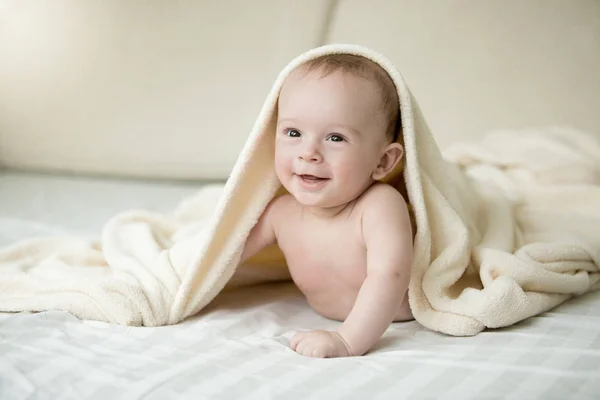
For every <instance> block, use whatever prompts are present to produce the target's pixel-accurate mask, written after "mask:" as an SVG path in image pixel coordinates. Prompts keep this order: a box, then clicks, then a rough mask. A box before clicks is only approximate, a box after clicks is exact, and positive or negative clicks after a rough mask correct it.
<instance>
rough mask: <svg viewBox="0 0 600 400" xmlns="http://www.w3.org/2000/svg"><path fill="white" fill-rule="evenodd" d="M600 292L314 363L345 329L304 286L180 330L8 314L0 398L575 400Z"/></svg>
mask: <svg viewBox="0 0 600 400" xmlns="http://www.w3.org/2000/svg"><path fill="white" fill-rule="evenodd" d="M599 303H600V292H594V293H590V294H587V295H585V296H582V297H580V298H577V299H575V300H573V301H572V302H569V303H567V304H564V305H563V306H560V307H559V308H557V309H555V310H553V311H551V312H548V313H546V314H544V315H543V316H539V317H532V318H531V319H529V320H527V321H524V322H523V323H520V324H518V325H515V326H512V327H509V328H504V329H500V330H495V331H489V332H488V331H486V332H482V333H481V334H479V335H477V336H474V337H469V338H457V337H450V336H446V335H442V334H438V333H435V332H431V331H429V330H427V329H424V328H423V327H422V326H420V325H419V324H418V323H417V322H409V323H398V324H394V325H393V326H392V327H391V328H390V329H388V331H387V332H386V334H385V336H384V338H383V339H382V341H381V343H380V344H378V345H377V346H376V347H375V349H373V351H372V352H371V353H369V354H368V355H366V356H363V357H355V358H338V359H325V360H323V359H311V358H307V357H303V356H299V355H298V354H296V353H294V352H293V351H292V350H290V349H289V347H288V345H289V339H290V338H291V337H292V336H293V335H294V333H295V332H297V331H298V330H304V329H335V328H336V327H337V326H338V323H335V322H332V321H328V320H326V319H323V318H321V317H320V316H318V315H317V314H316V313H314V312H313V311H312V310H311V308H310V307H309V306H308V304H306V302H305V301H304V299H303V297H302V295H301V293H299V292H298V291H297V290H296V289H295V288H294V287H293V285H283V286H279V285H276V286H266V287H262V286H261V287H255V288H248V289H241V290H239V291H238V290H236V291H234V292H230V293H224V294H222V295H219V296H218V297H217V299H216V300H215V302H214V303H213V304H211V305H210V306H209V307H208V308H207V309H205V311H204V312H202V313H201V314H200V315H199V316H198V317H194V318H191V319H189V320H187V321H185V322H184V323H182V324H178V325H174V326H168V327H158V328H143V327H142V328H140V327H123V326H117V325H108V324H104V323H99V322H90V321H80V320H77V319H76V318H74V317H72V316H71V315H69V314H66V313H59V312H48V313H41V314H33V315H29V314H26V313H24V314H18V315H13V316H10V315H0V338H1V339H0V398H2V399H11V400H25V399H32V398H33V399H38V398H41V399H46V398H48V399H55V398H62V399H82V398H85V399H89V400H96V399H98V400H101V399H106V398H110V399H124V400H125V399H127V400H137V399H145V400H154V399H156V400H158V399H161V400H162V399H182V398H194V399H207V400H208V399H249V400H253V399H256V400H264V399H286V400H288V399H289V400H291V399H299V400H300V399H301V400H304V399H324V398H328V399H329V398H331V399H344V400H346V399H356V400H362V399H374V400H379V399H381V400H387V399H448V400H453V399H464V400H470V399H472V400H479V399H490V398H492V399H528V400H529V399H531V400H536V399H540V400H546V399H573V400H592V399H596V398H597V397H598V393H599V392H600V381H599V380H598V376H599V375H600V317H599V314H600V313H599V312H598V311H599V307H598V304H599Z"/></svg>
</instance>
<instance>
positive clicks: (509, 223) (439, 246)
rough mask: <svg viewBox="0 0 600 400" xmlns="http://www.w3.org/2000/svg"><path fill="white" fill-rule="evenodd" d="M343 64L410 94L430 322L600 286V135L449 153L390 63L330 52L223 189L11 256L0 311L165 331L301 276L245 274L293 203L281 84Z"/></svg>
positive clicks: (543, 137) (265, 115)
mask: <svg viewBox="0 0 600 400" xmlns="http://www.w3.org/2000/svg"><path fill="white" fill-rule="evenodd" d="M333 53H346V54H354V55H359V56H363V57H366V58H368V59H370V60H372V61H374V62H376V63H378V64H379V65H380V66H381V67H382V68H383V69H384V70H385V71H386V72H387V73H388V74H389V76H390V77H391V79H392V80H393V82H394V84H395V86H396V88H397V92H398V97H399V103H400V115H401V123H402V138H401V139H402V141H403V144H404V147H405V158H404V160H403V163H401V164H400V165H399V167H398V168H397V169H396V170H395V171H394V172H393V173H392V174H391V175H390V176H388V177H387V178H386V182H387V183H389V184H390V185H393V186H394V187H396V188H397V189H398V190H400V191H401V192H402V193H403V195H404V196H405V198H406V199H407V201H408V202H409V204H410V207H411V211H412V213H413V217H414V223H415V225H416V232H415V238H414V252H415V254H414V263H413V265H412V269H411V282H410V286H409V301H410V306H411V308H412V311H413V314H414V316H415V318H416V320H417V321H418V322H420V323H421V324H422V325H424V326H425V327H427V328H430V329H432V330H436V331H439V332H443V333H446V334H450V335H474V334H477V333H478V332H480V331H481V330H483V329H485V328H486V327H489V328H496V327H502V326H507V325H511V324H514V323H516V322H518V321H521V320H523V319H525V318H528V317H530V316H533V315H536V314H539V313H542V312H544V311H546V310H548V309H550V308H552V307H554V306H556V305H558V304H559V303H561V302H563V301H565V300H567V299H568V298H569V297H571V296H574V295H580V294H582V293H585V292H587V291H589V290H592V289H597V288H599V287H600V272H599V271H600V270H599V264H600V161H599V160H600V139H599V138H598V136H592V135H589V134H585V133H583V132H578V131H573V130H568V129H558V128H551V129H545V130H531V129H530V130H526V131H504V132H495V133H491V134H489V135H487V136H485V137H484V138H483V139H482V140H481V141H480V142H477V143H465V144H457V145H455V146H454V147H453V148H451V149H448V150H447V151H446V152H445V153H444V154H442V153H441V152H440V150H439V149H438V146H437V145H436V142H435V140H434V137H433V135H432V133H431V132H430V130H429V127H428V126H427V123H426V120H425V118H424V117H423V115H422V114H421V111H420V110H419V107H418V104H417V102H416V101H415V98H414V97H413V96H412V94H411V92H410V90H409V88H408V87H407V85H406V83H405V82H404V80H403V78H402V76H401V75H400V73H399V71H398V69H397V68H396V67H395V66H394V65H393V64H392V63H391V62H390V61H389V60H387V59H386V58H385V57H384V56H383V55H381V54H378V53H376V52H375V51H373V50H371V49H367V48H364V47H360V46H354V45H327V46H323V47H319V48H316V49H312V50H310V51H308V52H306V53H304V54H301V55H300V56H298V57H297V58H296V59H294V60H292V61H291V62H290V63H289V64H288V65H287V66H286V67H285V68H284V69H283V70H282V71H281V73H280V75H279V76H278V77H277V79H276V80H275V83H274V84H273V87H272V89H271V91H270V93H269V94H268V96H267V98H266V100H265V102H264V105H263V107H262V110H261V111H260V114H259V115H258V117H257V119H256V122H255V124H254V127H253V129H252V131H251V133H250V135H249V136H248V139H247V142H246V144H245V146H244V147H243V149H242V151H241V153H240V154H239V157H238V159H237V161H236V163H235V165H234V167H233V170H232V172H231V175H230V177H229V179H228V180H227V182H226V183H225V184H224V185H209V186H206V187H204V188H202V189H200V190H199V191H198V193H197V194H195V195H194V196H192V197H190V198H187V199H184V200H183V201H182V202H181V204H180V205H179V206H178V207H177V209H175V210H174V211H173V212H172V213H170V214H159V213H153V212H149V211H144V210H133V211H127V212H122V213H119V214H117V215H115V216H114V217H113V218H111V219H110V220H109V221H108V222H107V223H106V225H105V226H104V228H103V230H102V232H101V238H100V239H99V240H97V241H93V240H87V239H84V238H78V237H60V238H57V237H54V238H36V239H31V240H27V241H23V242H19V243H16V244H14V245H12V246H10V247H7V248H5V249H1V250H0V311H42V310H65V311H68V312H71V313H73V314H74V315H76V316H78V317H79V318H82V319H93V320H100V321H106V322H109V323H115V324H127V325H147V326H157V325H165V324H174V323H177V322H179V321H181V320H183V319H184V318H186V317H188V316H191V315H194V314H196V313H197V312H198V311H200V310H201V309H203V308H204V307H205V306H206V305H207V304H208V303H209V302H210V301H211V300H213V299H214V297H215V296H217V294H218V293H219V292H221V291H222V290H223V289H225V288H226V287H228V286H230V287H234V286H236V285H244V284H248V283H251V282H252V283H254V282H262V281H269V280H275V279H289V274H288V272H287V267H286V265H285V260H284V259H283V256H282V254H281V252H280V251H279V250H278V248H277V247H276V246H273V247H270V248H267V249H265V250H264V251H262V252H261V253H259V254H258V255H256V256H255V257H253V258H252V259H251V260H250V261H248V262H247V263H245V264H244V265H241V266H238V263H239V260H240V256H241V252H242V250H243V247H244V243H245V241H246V239H247V237H248V234H249V232H250V230H251V229H252V227H253V226H254V224H255V223H256V221H257V220H258V218H259V217H260V215H261V213H262V211H263V210H264V208H265V207H266V205H267V204H268V203H269V201H270V200H271V199H272V198H273V197H274V196H277V195H278V194H281V193H282V186H281V184H280V183H279V181H278V179H277V177H276V175H275V170H274V141H275V136H274V132H275V127H276V122H277V121H276V120H277V99H278V95H279V91H280V89H281V86H282V84H283V82H284V81H285V79H286V77H287V76H288V75H289V74H290V72H291V71H293V70H294V69H295V68H296V67H298V66H299V65H301V64H302V63H303V62H305V61H307V60H310V59H312V58H315V57H318V56H321V55H324V54H333ZM473 112H474V113H476V112H477V110H473ZM439 134H443V132H439Z"/></svg>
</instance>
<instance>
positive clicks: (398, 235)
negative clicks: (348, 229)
mask: <svg viewBox="0 0 600 400" xmlns="http://www.w3.org/2000/svg"><path fill="white" fill-rule="evenodd" d="M377 189H378V190H375V191H373V193H371V194H372V195H373V198H372V199H370V201H369V202H368V203H367V204H365V206H366V207H365V211H364V213H363V218H362V228H363V236H364V240H365V244H366V247H367V278H366V279H365V281H364V283H363V285H362V286H361V289H360V291H359V293H358V297H357V299H356V302H355V304H354V307H353V309H352V311H351V312H350V314H349V315H348V318H346V320H345V321H344V323H343V324H342V325H341V326H340V328H339V329H338V333H339V335H340V336H341V337H342V338H343V339H344V340H345V342H346V344H347V346H348V347H349V348H350V349H349V351H350V353H351V354H352V355H355V356H358V355H362V354H364V353H366V352H367V351H368V350H369V349H370V348H371V347H372V346H373V345H374V344H375V343H376V342H377V341H378V340H379V339H380V338H381V336H382V335H383V333H384V332H385V331H386V329H387V328H388V327H389V326H390V324H391V323H392V322H393V320H394V317H395V315H396V313H397V312H398V309H399V306H400V304H402V301H403V299H404V296H405V295H406V291H407V290H408V284H409V281H410V269H411V266H412V261H413V245H412V232H411V224H410V216H409V212H408V207H407V205H406V202H405V201H404V198H403V197H402V195H400V193H398V192H397V191H396V190H395V189H394V188H392V187H390V186H381V187H379V188H377Z"/></svg>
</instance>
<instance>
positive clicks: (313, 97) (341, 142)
mask: <svg viewBox="0 0 600 400" xmlns="http://www.w3.org/2000/svg"><path fill="white" fill-rule="evenodd" d="M400 127H401V124H400V115H399V103H398V95H397V91H396V87H395V85H394V83H393V81H392V79H391V78H390V77H389V76H388V74H387V73H386V72H385V71H384V70H383V68H381V67H380V66H379V65H378V64H376V63H375V62H373V61H371V60H368V59H366V58H364V57H360V56H355V55H351V54H331V55H325V56H321V57H318V58H316V59H313V60H310V61H308V62H306V63H304V64H302V65H301V66H299V67H298V68H296V69H295V70H294V71H292V73H291V74H290V75H289V76H288V78H287V79H286V81H285V82H284V85H283V87H282V89H281V93H280V96H279V102H278V120H277V136H276V151H275V169H276V172H277V176H278V177H279V179H280V181H281V183H282V184H283V186H284V187H285V188H286V189H287V191H288V192H290V193H291V194H292V195H293V196H294V197H296V199H297V200H298V201H299V202H300V203H302V204H304V205H307V206H314V207H324V208H329V207H338V206H341V205H344V204H346V203H348V202H350V201H352V200H354V199H355V198H357V197H358V196H360V194H362V193H363V192H364V191H365V190H366V189H367V188H368V187H369V186H370V185H371V184H372V183H373V182H375V181H376V180H380V179H382V178H384V177H385V176H386V175H387V174H388V173H390V172H391V171H392V170H393V169H394V167H395V166H396V165H397V163H398V162H399V161H400V160H401V158H402V156H403V147H402V145H401V144H400V143H397V140H396V139H397V136H399V138H400V139H401V132H400V129H401V128H400Z"/></svg>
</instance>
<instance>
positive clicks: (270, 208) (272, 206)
mask: <svg viewBox="0 0 600 400" xmlns="http://www.w3.org/2000/svg"><path fill="white" fill-rule="evenodd" d="M295 208H296V201H295V199H294V197H293V196H292V195H290V194H288V193H286V194H283V195H281V196H277V197H274V198H273V199H271V201H270V202H269V204H268V205H267V207H266V209H265V213H268V218H269V220H271V222H272V223H275V222H278V221H279V220H281V218H283V217H284V216H289V215H290V214H291V213H292V212H293V210H294V209H295Z"/></svg>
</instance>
